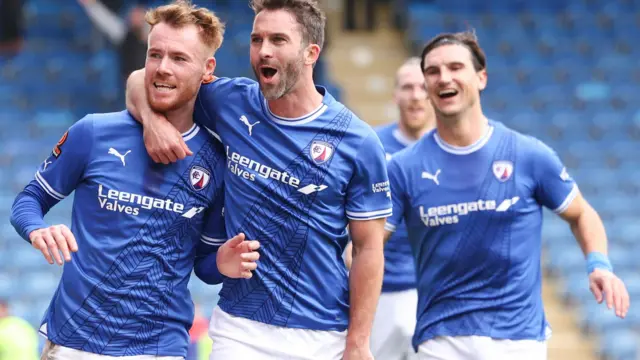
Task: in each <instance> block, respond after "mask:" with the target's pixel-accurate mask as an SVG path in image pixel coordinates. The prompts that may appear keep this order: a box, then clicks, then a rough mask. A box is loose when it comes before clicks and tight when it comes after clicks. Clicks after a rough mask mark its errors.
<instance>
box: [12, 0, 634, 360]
mask: <svg viewBox="0 0 640 360" xmlns="http://www.w3.org/2000/svg"><path fill="white" fill-rule="evenodd" d="M18 1H19V2H22V3H24V6H22V7H21V9H20V10H21V15H17V16H14V15H8V17H7V18H8V19H11V20H10V21H9V22H5V21H4V20H3V19H4V18H3V16H5V15H7V14H8V13H6V12H5V11H4V10H3V11H0V17H2V18H3V19H0V28H4V26H5V25H8V24H10V23H11V22H12V21H14V20H18V21H20V22H21V23H22V25H21V26H22V29H23V30H22V33H23V41H22V47H21V48H20V50H19V51H18V52H17V53H14V54H15V55H16V56H13V57H4V56H2V55H0V169H1V170H0V219H5V220H4V221H0V297H4V298H6V299H7V300H8V302H9V303H10V306H11V311H12V313H13V314H15V315H17V316H19V317H22V318H24V319H26V320H27V321H29V323H30V324H31V325H32V326H34V327H36V328H37V327H39V324H40V320H41V317H42V314H43V313H44V311H45V310H46V308H47V307H48V305H49V300H50V299H51V296H52V295H53V293H54V292H55V290H56V287H57V285H58V280H59V278H60V276H61V273H62V268H61V267H51V266H49V265H48V263H47V262H46V261H42V259H41V256H42V255H41V254H39V253H38V252H35V251H33V249H32V248H31V247H28V246H24V243H22V241H20V240H19V239H20V236H19V235H17V234H16V232H15V230H14V229H13V227H12V226H11V224H10V223H9V220H8V218H9V212H10V208H11V203H12V202H13V200H14V199H15V196H16V195H17V194H18V193H19V192H20V191H21V190H22V189H23V188H24V185H25V184H26V183H28V182H29V181H30V180H31V179H32V178H33V172H34V171H33V170H34V169H33V165H34V164H38V163H40V162H41V161H42V160H43V159H44V158H45V157H46V156H47V154H48V153H49V152H50V151H51V145H52V144H54V143H55V142H56V141H58V139H59V138H60V134H62V133H63V132H64V131H65V130H66V129H68V127H69V126H70V125H71V124H72V123H73V122H74V121H76V120H77V119H79V118H81V117H83V116H84V115H85V114H87V113H91V112H112V111H119V110H120V109H122V108H123V107H124V102H122V101H121V102H115V101H114V99H117V98H119V97H120V96H121V94H123V93H122V89H121V86H120V83H121V82H120V79H121V76H120V69H119V63H120V57H119V53H118V49H117V48H115V47H114V46H112V44H111V43H110V40H109V39H108V38H106V37H104V38H102V39H101V37H103V33H102V31H101V30H100V29H98V28H96V27H95V25H94V23H93V22H92V21H91V19H90V18H89V17H88V16H87V14H86V11H85V10H84V8H83V7H82V6H80V5H79V4H78V2H77V1H51V0H26V1H25V0H18ZM100 1H102V2H103V3H104V4H106V5H108V6H109V8H111V9H114V10H115V11H118V9H123V8H124V7H123V6H122V4H126V5H127V6H134V5H133V4H140V3H142V2H143V1H135V0H126V1H125V0H100ZM145 2H147V1H146V0H145ZM194 2H195V3H196V4H197V5H200V6H205V7H207V8H209V9H211V10H214V11H215V12H216V13H217V14H218V15H219V16H220V17H221V18H223V19H224V21H225V24H226V27H225V28H226V30H225V46H223V47H222V48H221V49H219V50H218V51H217V52H216V60H217V66H216V72H217V73H219V74H224V75H225V76H245V77H249V78H253V77H254V74H253V70H252V67H251V63H250V59H249V57H248V56H247V54H248V53H249V48H250V42H249V41H247V39H248V38H249V34H250V33H251V29H252V25H253V23H252V21H253V16H254V14H253V11H252V10H251V8H249V7H248V6H247V1H231V0H215V1H214V0H194ZM149 3H151V2H149ZM153 3H155V4H158V3H161V4H164V3H165V1H164V0H154V1H153ZM6 4H9V1H7V0H0V7H1V6H4V5H6ZM113 4H115V5H116V6H114V5H113ZM320 4H321V6H323V8H324V10H325V11H326V14H327V26H326V30H327V31H326V37H325V44H324V46H323V51H322V56H321V57H320V59H319V62H323V61H324V63H325V65H326V66H325V67H322V66H319V64H318V65H316V67H315V68H314V79H315V82H316V84H320V85H322V86H325V87H326V88H327V89H328V90H329V93H330V94H331V95H333V96H334V97H335V98H336V100H338V101H340V102H342V103H344V104H345V105H347V106H348V107H349V108H350V109H351V110H353V111H354V112H355V113H356V114H357V115H358V116H359V117H360V118H361V119H363V120H364V121H366V122H368V123H369V124H370V125H372V126H378V125H382V124H386V123H388V122H392V121H397V120H398V115H397V111H396V105H395V104H393V102H392V99H393V92H394V88H395V71H394V70H395V69H397V68H399V67H400V66H401V65H402V63H403V62H404V61H405V60H406V59H407V58H408V57H410V56H415V55H416V54H417V55H419V54H420V52H421V50H422V48H423V46H424V44H425V42H426V41H427V40H428V39H429V38H431V37H432V36H435V35H436V34H438V33H440V32H442V31H463V30H465V29H468V28H470V27H471V28H474V29H475V31H476V34H477V36H478V38H479V39H480V41H481V43H482V46H483V47H484V48H485V49H486V50H487V52H488V53H489V54H488V58H489V59H488V62H489V64H490V68H491V69H490V70H491V71H490V75H491V76H490V85H489V86H488V87H487V88H486V89H485V90H484V91H483V92H482V95H481V96H482V102H483V106H482V107H483V111H484V112H485V114H487V117H489V118H491V119H495V120H498V121H501V122H503V123H504V124H505V125H507V126H508V127H510V128H512V129H515V130H518V131H520V132H522V133H524V134H529V135H533V136H535V137H536V138H538V139H541V140H542V141H544V142H545V143H546V144H548V145H549V146H551V147H552V148H553V149H554V150H555V151H556V152H557V153H558V155H559V156H560V158H561V159H562V160H563V162H564V164H565V165H566V166H567V171H568V172H569V173H570V174H571V176H572V177H573V178H574V179H575V180H576V181H577V182H578V183H579V184H580V191H581V192H582V193H583V194H584V196H585V197H586V198H587V199H588V200H589V203H590V204H592V206H593V207H594V208H595V209H596V210H597V211H598V213H599V215H600V216H601V218H602V220H603V221H604V223H605V226H606V229H607V233H608V236H609V238H610V239H611V243H610V244H609V254H608V256H609V257H610V259H611V262H612V263H614V264H615V273H616V274H617V275H618V276H619V277H620V278H621V279H623V280H624V282H625V284H626V285H627V288H628V290H629V292H630V294H631V297H632V298H637V297H638V296H640V295H637V294H640V264H639V263H638V261H637V254H638V252H639V251H640V243H639V242H638V235H637V234H638V233H640V222H638V221H637V217H638V216H637V214H638V213H640V157H639V156H638V155H637V152H638V151H637V150H638V149H639V148H640V110H639V108H638V94H640V64H639V63H638V61H637V59H638V50H639V48H638V47H637V46H636V44H637V39H638V38H639V36H640V27H639V25H638V22H637V14H638V12H639V9H640V3H639V2H638V1H637V0H611V1H602V0H540V1H513V0H490V1H466V0H432V1H425V0H377V1H376V4H375V6H376V7H377V8H376V12H377V14H376V16H377V21H376V23H375V24H374V29H373V31H370V32H369V31H345V29H344V18H345V17H344V14H345V9H346V8H345V6H344V1H341V0H327V1H323V2H320ZM119 14H120V15H121V16H122V18H123V19H124V18H125V17H124V15H125V14H124V13H122V12H119ZM222 14H224V15H222ZM394 14H397V15H398V16H397V19H400V20H401V21H400V22H395V23H396V24H397V25H399V27H398V28H395V27H390V26H388V24H389V23H391V21H389V20H388V19H389V18H390V17H392V16H394ZM11 26H13V25H11ZM505 29H507V30H508V31H505ZM3 31H4V30H2V29H0V33H2V32H3ZM0 38H3V36H2V35H1V34H0ZM327 39H329V44H328V42H327V41H326V40H327ZM0 42H2V41H0ZM322 69H324V71H321V70H322ZM319 70H320V71H319ZM259 126H260V124H259V125H257V126H256V127H255V128H254V129H258V128H259ZM72 204H73V194H72V195H71V196H69V197H68V198H66V199H65V200H63V201H61V202H60V203H58V204H57V205H56V206H55V207H54V208H53V209H51V211H50V212H49V213H48V214H47V215H46V217H45V219H46V220H47V221H48V222H49V223H52V224H67V225H68V226H70V222H69V221H70V219H71V207H72ZM543 217H544V218H545V219H544V226H543V228H542V242H543V249H542V269H541V270H542V275H543V276H544V280H543V282H542V296H543V299H544V306H545V315H546V317H547V319H548V321H549V323H550V324H551V325H552V326H553V336H552V337H551V338H550V339H549V342H548V347H549V360H604V359H608V360H621V359H629V358H633V359H635V358H637V353H638V344H640V341H638V339H640V337H639V336H638V331H637V329H638V328H640V316H636V315H637V313H636V311H635V310H637V309H636V308H635V307H632V308H631V310H630V312H629V314H628V316H627V317H626V318H625V319H624V320H623V321H621V320H620V319H618V318H616V317H615V314H613V312H611V311H608V310H607V309H606V307H603V306H600V305H598V304H597V303H596V302H595V301H593V295H592V294H591V292H590V291H589V289H588V288H587V287H586V286H585V285H584V282H585V276H584V257H583V254H582V253H581V252H580V251H576V249H577V245H576V242H575V240H574V238H573V236H572V234H571V231H570V229H569V228H568V227H567V226H566V223H565V222H564V220H562V219H561V218H560V217H558V216H556V215H555V214H553V213H552V212H551V211H547V210H545V211H543ZM189 289H190V291H191V294H192V296H193V298H194V300H195V301H198V302H200V303H201V304H202V305H203V315H204V316H207V317H209V315H210V312H211V307H210V306H209V304H213V303H216V302H217V300H216V299H217V297H218V291H219V289H220V287H219V286H209V285H207V284H205V283H203V282H202V281H200V280H199V279H198V278H197V277H192V278H191V280H190V281H189ZM42 343H44V340H43V339H41V345H42Z"/></svg>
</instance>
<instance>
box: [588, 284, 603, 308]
mask: <svg viewBox="0 0 640 360" xmlns="http://www.w3.org/2000/svg"><path fill="white" fill-rule="evenodd" d="M589 290H591V292H592V293H593V296H594V297H595V298H596V301H597V302H598V304H600V303H602V290H600V286H598V284H596V283H595V282H593V281H591V283H590V284H589Z"/></svg>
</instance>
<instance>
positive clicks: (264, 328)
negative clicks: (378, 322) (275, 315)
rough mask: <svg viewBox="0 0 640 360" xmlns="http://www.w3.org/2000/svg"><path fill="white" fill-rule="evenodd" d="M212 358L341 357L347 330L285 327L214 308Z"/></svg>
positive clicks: (304, 359)
mask: <svg viewBox="0 0 640 360" xmlns="http://www.w3.org/2000/svg"><path fill="white" fill-rule="evenodd" d="M209 336H210V337H211V340H213V346H212V348H211V355H210V357H209V359H210V360H220V359H223V360H247V359H251V360H271V359H273V360H341V359H342V354H343V353H344V348H345V345H346V338H347V332H346V331H343V332H339V331H317V330H306V329H294V328H285V327H281V326H275V325H268V324H264V323H261V322H258V321H253V320H249V319H245V318H241V317H237V316H233V315H229V314H227V313H226V312H224V311H222V309H220V307H216V308H215V309H213V314H212V315H211V323H210V324H209Z"/></svg>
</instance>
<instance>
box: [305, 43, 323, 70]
mask: <svg viewBox="0 0 640 360" xmlns="http://www.w3.org/2000/svg"><path fill="white" fill-rule="evenodd" d="M304 52H305V54H304V64H305V65H313V64H315V63H316V62H317V61H318V58H319V57H320V46H318V45H317V44H310V45H309V46H307V48H306V49H305V51H304Z"/></svg>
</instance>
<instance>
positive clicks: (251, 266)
mask: <svg viewBox="0 0 640 360" xmlns="http://www.w3.org/2000/svg"><path fill="white" fill-rule="evenodd" d="M240 266H242V269H243V271H246V270H249V271H253V270H255V269H257V268H258V263H256V262H245V261H243V262H242V263H240Z"/></svg>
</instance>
